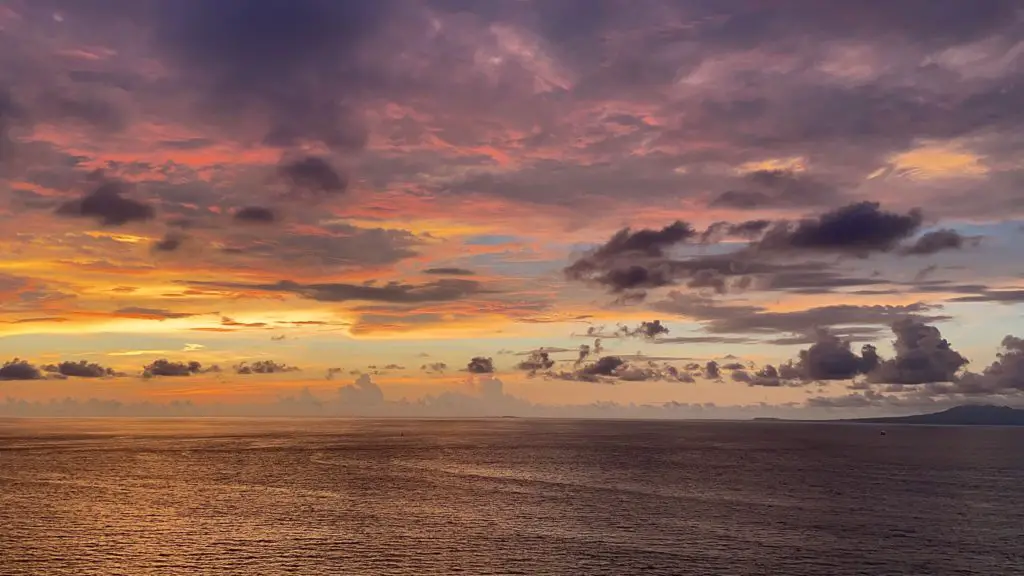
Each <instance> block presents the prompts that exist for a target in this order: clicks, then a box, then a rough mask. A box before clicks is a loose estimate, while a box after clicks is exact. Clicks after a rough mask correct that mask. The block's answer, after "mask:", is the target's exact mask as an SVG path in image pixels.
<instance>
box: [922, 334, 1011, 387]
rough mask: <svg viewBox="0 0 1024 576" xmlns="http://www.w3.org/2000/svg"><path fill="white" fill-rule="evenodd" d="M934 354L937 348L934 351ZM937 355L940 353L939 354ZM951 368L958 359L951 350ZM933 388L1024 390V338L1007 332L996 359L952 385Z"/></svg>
mask: <svg viewBox="0 0 1024 576" xmlns="http://www.w3.org/2000/svg"><path fill="white" fill-rule="evenodd" d="M933 354H934V352H933ZM935 355H936V356H937V355H938V354H935ZM942 356H944V357H945V359H946V360H945V366H946V369H947V371H948V370H949V369H950V368H951V367H952V364H953V362H954V359H953V357H952V356H950V355H949V354H947V353H943V354H942ZM931 392H934V393H954V394H967V395H978V394H1006V393H1014V394H1020V393H1022V392H1024V339H1022V338H1018V337H1016V336H1011V335H1007V336H1006V337H1004V338H1003V340H1002V342H1001V343H1000V349H999V351H998V352H997V353H996V359H995V361H993V362H992V364H990V365H988V366H987V367H985V369H984V370H983V371H982V372H981V373H980V374H977V373H973V372H967V373H965V374H964V375H963V376H962V377H960V378H957V379H955V380H954V381H953V384H952V385H950V386H936V387H934V388H933V389H932V390H931Z"/></svg>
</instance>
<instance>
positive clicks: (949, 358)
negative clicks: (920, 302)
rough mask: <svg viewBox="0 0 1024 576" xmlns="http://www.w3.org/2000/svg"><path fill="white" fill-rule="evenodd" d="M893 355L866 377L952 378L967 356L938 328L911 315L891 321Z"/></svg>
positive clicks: (891, 380)
mask: <svg viewBox="0 0 1024 576" xmlns="http://www.w3.org/2000/svg"><path fill="white" fill-rule="evenodd" d="M892 331H893V334H895V335H896V341H895V342H893V348H895V350H896V356H895V357H893V358H891V359H889V360H885V361H883V362H881V363H880V364H878V366H877V368H876V369H875V370H873V371H872V372H871V373H870V374H869V375H868V379H869V380H871V381H872V382H883V383H886V384H926V383H931V382H951V381H954V380H956V376H957V372H958V371H959V370H960V369H961V368H963V367H964V366H966V365H967V363H968V360H967V358H964V357H963V356H962V355H960V353H959V352H957V351H955V350H953V348H952V347H951V346H950V345H949V342H948V341H946V340H945V339H944V338H943V337H942V334H941V332H939V329H938V328H936V327H934V326H930V325H928V324H924V323H922V322H919V321H916V320H913V319H909V318H908V319H904V320H898V321H896V322H894V323H893V325H892Z"/></svg>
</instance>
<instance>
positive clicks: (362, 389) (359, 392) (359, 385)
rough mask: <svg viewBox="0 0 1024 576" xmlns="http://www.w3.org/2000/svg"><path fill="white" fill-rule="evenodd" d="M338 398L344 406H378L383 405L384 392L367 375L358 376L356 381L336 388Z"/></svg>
mask: <svg viewBox="0 0 1024 576" xmlns="http://www.w3.org/2000/svg"><path fill="white" fill-rule="evenodd" d="M338 397H339V399H340V400H341V403H342V404H343V405H346V406H363V407H366V406H378V405H380V404H383V403H384V391H383V390H381V388H380V386H378V385H377V384H375V383H374V382H373V379H372V378H371V377H370V375H369V374H360V375H359V377H358V378H356V381H355V382H354V383H352V384H349V385H347V386H342V387H341V388H338Z"/></svg>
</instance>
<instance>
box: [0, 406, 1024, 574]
mask: <svg viewBox="0 0 1024 576" xmlns="http://www.w3.org/2000/svg"><path fill="white" fill-rule="evenodd" d="M0 574H2V575H3V576H21V575H27V574H31V575H40V576H42V575H46V576H63V575H69V576H70V575H75V576H84V575H114V574H124V575H132V576H135V575H190V576H192V575H207V574H208V575H246V576H248V575H260V576H264V575H272V574H296V575H314V574H315V575H328V574H330V575H352V576H358V575H366V574H388V575H406V574H408V575H430V574H468V575H487V574H529V575H534V574H536V575H542V574H543V575H546V574H551V575H573V576H576V575H587V574H608V575H626V574H672V575H688V574H695V575H696V574H699V575H712V574H730V575H732V574H736V575H739V574H758V575H773V576H774V575H780V576H803V575H815V576H818V575H829V576H841V575H854V574H857V575H900V576H904V575H931V576H945V575H973V574H977V575H985V576H992V575H998V574H1014V575H1017V574H1024V429H1009V428H943V427H909V426H908V427H893V426H889V427H888V434H887V435H886V436H881V435H880V434H879V431H878V428H875V427H872V426H856V425H827V424H782V423H673V422H621V421H619V422H602V421H539V420H518V419H500V420H422V421H412V420H390V421H388V420H380V421H373V420H273V421H257V420H231V419H225V420H126V419H117V420H115V419H110V420H104V419H100V420H24V421H18V420H0Z"/></svg>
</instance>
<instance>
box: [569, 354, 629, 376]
mask: <svg viewBox="0 0 1024 576" xmlns="http://www.w3.org/2000/svg"><path fill="white" fill-rule="evenodd" d="M625 363H626V362H625V361H624V360H623V359H622V358H619V357H618V356H602V357H601V358H598V360H597V362H594V363H593V364H590V365H589V366H585V367H583V369H581V370H580V374H582V375H584V376H612V375H614V374H615V371H616V370H618V369H619V368H620V367H622V366H623V365H624V364H625Z"/></svg>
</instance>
